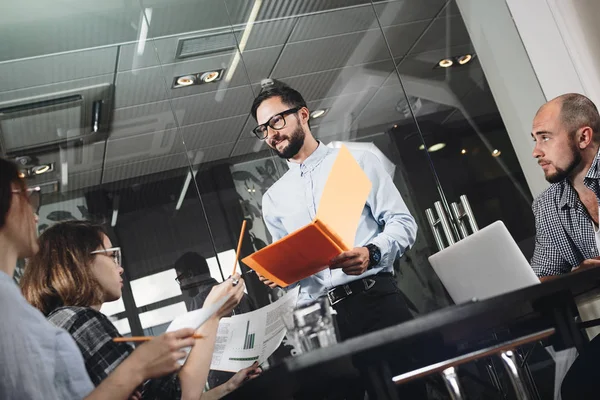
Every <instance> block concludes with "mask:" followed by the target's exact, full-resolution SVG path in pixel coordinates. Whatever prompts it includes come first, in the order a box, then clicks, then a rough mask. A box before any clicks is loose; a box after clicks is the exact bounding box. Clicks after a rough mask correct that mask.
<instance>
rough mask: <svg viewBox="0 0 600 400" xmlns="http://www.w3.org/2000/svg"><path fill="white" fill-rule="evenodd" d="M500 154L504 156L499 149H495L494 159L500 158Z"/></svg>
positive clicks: (493, 152)
mask: <svg viewBox="0 0 600 400" xmlns="http://www.w3.org/2000/svg"><path fill="white" fill-rule="evenodd" d="M500 154H502V152H501V151H500V150H498V149H494V151H492V157H499V156H500Z"/></svg>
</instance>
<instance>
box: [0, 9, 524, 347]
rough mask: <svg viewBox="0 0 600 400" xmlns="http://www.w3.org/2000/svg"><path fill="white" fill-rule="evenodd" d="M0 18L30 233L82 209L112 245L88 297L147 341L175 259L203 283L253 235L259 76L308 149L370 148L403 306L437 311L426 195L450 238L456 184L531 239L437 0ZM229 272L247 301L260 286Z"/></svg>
mask: <svg viewBox="0 0 600 400" xmlns="http://www.w3.org/2000/svg"><path fill="white" fill-rule="evenodd" d="M5 11H6V12H4V11H3V13H2V14H1V15H0V32H1V33H2V37H3V38H4V40H3V41H2V44H0V145H1V150H2V154H3V155H5V156H7V157H9V158H12V159H15V160H17V161H18V162H19V163H20V165H21V167H22V170H23V173H24V174H26V175H27V179H28V181H29V184H30V185H32V186H34V185H38V186H40V187H41V188H42V191H43V196H44V205H43V206H42V208H41V211H40V225H39V229H40V231H43V230H44V229H46V228H47V227H48V226H50V225H52V224H53V223H56V222H58V221H61V220H67V219H90V220H94V221H98V222H101V223H103V224H104V225H105V226H106V228H107V230H108V232H109V235H110V237H111V240H112V241H113V243H114V244H115V245H118V246H120V247H121V248H122V252H123V260H124V269H125V272H124V277H125V286H124V290H123V297H122V299H121V300H119V301H117V302H114V303H109V304H105V305H104V307H103V308H102V311H103V312H105V313H106V314H107V315H109V316H110V317H111V319H112V320H113V321H115V324H116V326H117V327H118V329H119V331H120V332H121V333H122V334H131V335H143V334H151V335H155V334H159V333H161V332H163V331H164V329H166V326H167V325H168V323H169V322H170V321H171V320H172V319H173V318H175V317H176V316H177V315H180V314H182V313H184V312H186V310H187V309H188V308H189V304H190V300H191V298H192V297H193V296H195V295H196V294H197V291H193V290H192V291H190V290H188V289H186V288H183V289H182V286H181V285H180V283H178V282H177V281H176V278H178V277H179V276H180V275H179V274H178V271H177V270H176V265H177V263H178V262H180V263H185V260H184V259H185V258H182V256H184V255H185V254H187V253H195V254H196V255H198V256H199V257H200V259H198V258H196V259H195V260H196V261H194V262H195V264H193V265H192V268H193V269H194V268H195V269H196V271H197V272H198V274H199V275H202V276H204V278H205V280H206V285H207V287H210V285H213V284H214V283H215V282H220V281H222V280H223V279H226V278H227V277H228V276H229V275H230V274H231V273H232V271H233V268H234V264H235V248H236V245H237V241H238V236H239V232H240V227H241V224H242V221H243V220H244V219H245V220H246V221H248V229H247V231H246V233H245V235H244V241H243V246H242V257H243V256H246V255H248V254H251V253H252V252H254V251H256V250H259V249H261V248H263V247H264V246H266V245H267V244H269V243H271V237H270V234H269V232H268V231H267V229H266V227H265V224H264V222H263V220H262V196H263V194H264V193H265V192H266V190H267V189H268V188H269V187H270V186H271V185H273V183H274V182H275V181H276V180H277V179H279V178H280V177H281V176H282V175H283V174H284V173H285V172H286V170H287V168H288V167H287V164H286V161H285V160H282V159H280V158H278V157H277V156H276V155H275V154H274V153H272V152H271V151H270V150H269V148H268V147H267V146H266V144H265V142H263V141H260V140H258V139H256V138H255V137H254V136H253V135H252V133H251V129H252V128H253V127H254V126H255V124H256V121H254V119H253V118H252V117H251V116H250V115H249V110H250V107H251V104H252V100H253V99H254V97H255V96H257V95H258V93H259V92H260V90H261V88H262V87H263V86H264V85H268V84H269V81H268V80H269V79H271V80H278V81H281V82H284V83H286V84H288V85H290V86H292V87H293V88H295V89H296V90H298V91H299V92H300V93H302V95H303V96H304V98H305V99H306V101H307V103H308V108H309V109H310V111H311V112H312V114H311V122H310V123H311V131H312V132H313V134H314V135H315V136H316V137H317V138H318V140H320V141H321V143H322V145H327V146H332V147H337V146H340V145H341V144H346V145H347V146H348V147H350V148H357V149H364V150H368V151H371V152H373V153H374V154H375V155H376V156H377V157H378V158H379V160H380V161H381V162H382V164H383V165H384V167H385V168H386V170H387V171H388V173H389V174H390V175H391V176H392V178H393V181H394V184H395V185H396V187H397V188H398V190H399V191H400V193H401V194H402V196H403V198H404V200H405V202H406V203H407V205H408V207H409V209H410V211H411V213H412V214H413V216H414V217H415V219H416V221H417V224H418V227H419V234H418V238H417V242H416V243H415V245H414V246H413V248H411V249H410V250H409V251H407V252H406V254H404V255H403V257H402V258H401V259H400V260H398V261H397V263H396V265H395V270H396V275H397V279H398V283H399V286H400V288H401V289H402V291H403V293H404V295H405V297H406V298H407V300H408V301H409V304H410V307H411V310H412V311H413V313H415V314H422V313H427V312H429V311H432V310H434V309H437V308H440V307H444V306H447V305H449V304H451V300H450V299H449V297H448V295H447V293H446V291H445V289H444V287H443V285H442V284H441V282H440V281H439V279H438V278H437V276H436V275H435V273H434V272H433V270H432V268H431V266H430V265H429V262H428V257H429V256H431V255H432V254H434V253H436V252H437V251H438V250H439V246H438V243H437V242H436V238H435V235H434V230H433V229H432V227H431V225H430V224H429V222H428V216H427V209H433V208H434V203H436V202H437V203H438V204H439V206H438V207H439V210H441V211H443V212H445V213H447V214H448V218H449V220H450V221H451V230H452V234H453V235H455V236H457V239H458V238H460V236H459V234H460V232H461V231H460V223H459V221H458V220H457V219H455V218H454V219H453V215H452V210H451V209H452V203H454V202H457V201H458V199H459V197H460V196H461V195H466V196H467V198H468V200H469V202H470V204H471V207H472V209H473V212H474V214H475V219H476V220H477V223H478V225H479V226H480V227H483V226H485V225H488V224H489V223H491V222H493V221H494V220H498V219H500V220H502V221H504V222H505V224H506V225H507V226H508V228H509V230H510V231H511V233H512V234H513V236H514V238H515V239H516V240H517V242H518V243H519V244H520V245H521V246H522V249H523V251H524V252H525V254H529V253H528V252H530V251H531V249H532V241H531V239H532V236H533V234H534V228H533V223H532V216H531V212H530V210H529V204H530V203H531V194H530V192H529V189H528V187H527V185H526V183H525V180H524V177H523V174H522V171H521V170H520V166H519V164H518V162H517V159H516V157H515V155H514V151H513V149H512V147H511V143H510V140H509V138H508V136H507V134H506V131H505V128H504V125H503V122H502V120H501V118H500V115H499V113H498V110H497V109H496V106H495V103H494V99H493V96H492V95H491V93H490V90H489V88H488V86H487V83H486V79H485V76H484V73H483V71H482V69H481V66H480V65H479V63H478V60H477V54H476V51H475V50H474V48H473V46H472V44H471V42H470V39H469V35H468V33H467V32H466V29H465V27H464V24H463V23H462V19H461V16H460V13H459V12H458V10H457V8H456V6H455V4H454V2H453V1H446V0H425V1H423V0H394V1H367V0H352V1H338V0H331V1H304V0H291V1H275V0H253V1H244V2H241V1H234V0H202V1H200V0H196V1H192V0H177V1H174V0H168V1H167V0H147V1H146V0H142V1H140V3H139V4H138V3H130V2H114V1H107V2H106V1H105V2H85V3H82V2H80V1H71V0H68V1H63V2H60V3H52V4H48V3H47V2H42V1H41V0H27V1H24V2H23V1H22V2H19V3H18V4H17V3H15V5H13V6H11V7H10V8H9V9H8V10H5ZM198 260H200V261H198ZM179 265H182V264H179ZM188 265H189V264H188ZM21 267H23V266H21ZM240 268H241V270H242V272H243V273H244V275H245V278H246V282H247V292H248V296H249V298H250V299H251V300H252V303H253V304H254V306H262V305H265V304H267V303H269V302H270V301H272V300H273V299H274V298H276V296H277V293H276V292H273V291H271V290H269V289H267V288H266V287H265V286H264V285H262V284H261V283H260V282H259V281H258V279H257V277H256V275H255V274H253V273H252V271H249V270H248V269H247V268H246V266H244V265H241V266H240ZM19 272H20V271H17V275H16V279H18V276H19ZM213 280H214V281H213ZM184 286H185V285H184Z"/></svg>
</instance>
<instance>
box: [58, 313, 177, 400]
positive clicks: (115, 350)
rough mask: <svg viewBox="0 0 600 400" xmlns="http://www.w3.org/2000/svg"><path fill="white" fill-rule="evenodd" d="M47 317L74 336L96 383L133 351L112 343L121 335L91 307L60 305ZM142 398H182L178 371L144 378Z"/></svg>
mask: <svg viewBox="0 0 600 400" xmlns="http://www.w3.org/2000/svg"><path fill="white" fill-rule="evenodd" d="M48 320H49V321H50V322H51V323H53V324H54V325H56V326H58V327H60V328H63V329H65V330H66V331H67V332H69V333H70V334H71V336H73V339H74V340H75V343H77V346H78V347H79V350H80V351H81V354H82V355H83V359H84V361H85V367H86V369H87V372H88V374H89V376H90V379H91V380H92V382H93V383H94V385H96V386H98V385H99V384H100V382H102V381H103V380H104V379H106V377H107V376H108V375H109V374H110V373H111V372H112V371H114V370H115V369H116V368H117V367H118V366H119V364H121V363H122V362H123V360H125V358H127V357H128V356H129V355H130V354H131V353H132V352H133V350H134V349H133V347H132V346H130V345H129V344H127V343H115V342H113V340H112V339H113V338H116V337H121V335H120V334H119V332H118V331H117V328H115V326H114V325H113V324H112V322H110V320H109V319H108V318H107V317H106V316H105V315H104V314H102V313H101V312H98V311H96V310H94V309H92V308H89V307H61V308H58V309H56V310H54V311H53V312H51V313H50V315H48ZM142 398H143V399H156V400H159V399H179V398H181V386H180V384H179V378H178V376H177V374H171V375H168V376H166V377H163V378H160V379H150V380H148V381H146V382H145V383H144V385H143V388H142Z"/></svg>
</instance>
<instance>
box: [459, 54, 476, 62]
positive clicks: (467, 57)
mask: <svg viewBox="0 0 600 400" xmlns="http://www.w3.org/2000/svg"><path fill="white" fill-rule="evenodd" d="M472 59H473V56H472V55H471V54H465V55H464V56H460V57H458V58H457V59H456V61H458V63H459V64H460V65H465V64H466V63H468V62H469V61H471V60H472Z"/></svg>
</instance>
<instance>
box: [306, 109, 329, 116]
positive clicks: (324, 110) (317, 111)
mask: <svg viewBox="0 0 600 400" xmlns="http://www.w3.org/2000/svg"><path fill="white" fill-rule="evenodd" d="M325 113H327V109H326V108H320V109H318V110H315V111H313V112H311V113H310V117H311V118H320V117H322V116H323V115H325Z"/></svg>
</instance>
